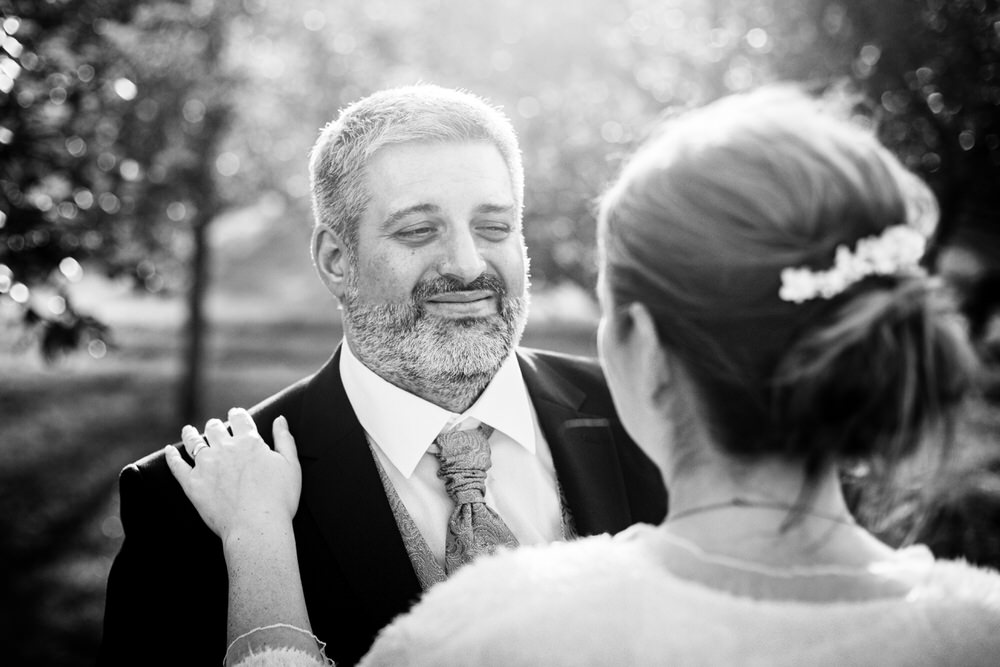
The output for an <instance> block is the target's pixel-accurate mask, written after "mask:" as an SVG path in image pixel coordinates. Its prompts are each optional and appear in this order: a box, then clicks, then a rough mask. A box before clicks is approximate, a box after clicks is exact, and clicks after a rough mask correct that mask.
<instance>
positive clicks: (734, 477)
mask: <svg viewBox="0 0 1000 667" xmlns="http://www.w3.org/2000/svg"><path fill="white" fill-rule="evenodd" d="M666 483H667V488H668V489H669V490H670V511H669V513H668V515H667V518H666V521H665V522H664V527H665V529H666V530H667V531H668V532H670V533H672V534H674V535H677V536H679V537H682V538H684V539H687V540H690V541H691V542H693V543H695V544H697V545H698V546H699V547H700V548H702V549H704V550H706V551H710V552H712V553H719V554H734V555H738V556H739V557H741V558H745V559H749V560H755V561H760V562H765V563H770V564H773V565H776V566H794V565H805V564H811V563H816V562H820V561H829V562H835V563H843V564H859V565H864V564H865V563H867V562H869V561H871V560H872V559H874V558H878V557H881V556H884V555H885V553H886V551H887V550H888V547H885V546H884V545H881V543H879V542H878V541H877V540H875V539H874V538H873V537H872V536H870V535H869V534H867V533H866V532H865V531H863V530H861V529H860V528H858V527H857V526H856V525H854V520H853V518H852V516H851V514H850V511H849V510H848V508H847V503H846V501H845V500H844V496H843V492H842V491H841V486H840V480H839V477H838V474H837V471H836V469H835V468H834V467H832V466H830V467H828V468H826V469H824V470H822V471H821V472H820V473H819V474H818V475H817V476H816V478H815V479H813V480H809V479H807V478H806V475H805V470H804V467H803V466H801V465H800V464H797V463H792V462H788V461H782V460H777V459H770V460H766V461H760V462H756V463H752V464H745V463H736V462H733V461H731V460H729V459H727V458H725V457H724V456H722V455H716V456H714V457H705V458H703V460H702V461H700V462H698V463H697V464H691V465H686V466H684V468H683V469H682V470H676V471H673V474H668V475H667V479H666Z"/></svg>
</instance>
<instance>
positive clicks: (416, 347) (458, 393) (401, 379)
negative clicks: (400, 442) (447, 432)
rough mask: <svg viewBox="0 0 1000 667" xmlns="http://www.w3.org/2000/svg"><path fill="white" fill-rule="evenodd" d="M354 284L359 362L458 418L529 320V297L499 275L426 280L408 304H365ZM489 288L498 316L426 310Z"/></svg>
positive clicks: (351, 324) (347, 312) (350, 309)
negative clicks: (445, 298)
mask: <svg viewBox="0 0 1000 667" xmlns="http://www.w3.org/2000/svg"><path fill="white" fill-rule="evenodd" d="M355 275H356V274H355ZM352 278H353V276H352ZM348 282H349V284H348V287H347V293H346V294H345V295H344V326H345V328H346V329H347V330H348V331H349V332H350V334H351V351H352V352H353V353H354V354H355V356H357V358H358V359H359V360H360V361H361V362H362V363H364V364H365V366H367V367H368V368H370V369H371V370H372V371H373V372H374V373H376V374H377V375H379V376H380V377H382V378H383V379H384V380H386V381H388V382H391V383H392V384H394V385H396V386H397V387H400V388H402V389H405V390H406V391H408V392H410V393H411V394H415V395H417V396H420V397H421V398H424V399H426V400H428V401H430V402H431V403H434V404H435V405H439V406H441V407H443V408H445V409H448V410H451V411H452V412H463V411H464V410H466V409H467V408H468V407H469V406H471V405H472V404H473V403H474V402H475V401H476V399H477V398H478V397H479V395H480V394H482V392H483V390H484V389H485V388H486V386H487V385H489V383H490V381H491V380H492V379H493V376H494V375H496V373H497V371H498V370H500V366H501V365H503V362H504V360H505V359H506V358H507V357H508V356H509V355H510V353H511V351H512V350H513V349H514V347H515V346H516V345H517V344H518V342H519V341H520V339H521V334H522V333H523V332H524V326H525V323H526V321H527V311H528V298H527V296H526V294H527V290H525V295H524V296H519V297H512V296H510V295H508V294H507V292H506V286H505V285H504V284H503V283H502V281H500V280H499V279H498V278H495V277H492V276H485V275H484V276H480V277H479V278H477V279H476V280H475V281H473V282H472V283H470V284H469V285H462V284H461V283H458V282H457V281H454V280H449V279H446V278H439V279H436V280H433V281H423V282H421V283H419V284H418V285H417V286H416V287H415V288H414V291H413V295H412V296H411V299H410V301H409V302H406V303H366V302H363V301H362V300H361V299H360V298H359V296H358V289H357V282H356V279H351V278H349V279H348ZM483 288H488V289H491V290H493V291H494V292H495V293H496V294H497V296H498V299H497V300H498V304H499V308H498V312H497V314H496V315H491V316H489V317H468V318H460V319H449V318H443V317H437V316H435V315H430V314H428V313H427V311H426V309H425V308H424V306H423V304H424V302H425V301H426V299H427V298H428V297H430V296H433V295H434V294H438V293H440V292H444V291H449V290H457V289H483Z"/></svg>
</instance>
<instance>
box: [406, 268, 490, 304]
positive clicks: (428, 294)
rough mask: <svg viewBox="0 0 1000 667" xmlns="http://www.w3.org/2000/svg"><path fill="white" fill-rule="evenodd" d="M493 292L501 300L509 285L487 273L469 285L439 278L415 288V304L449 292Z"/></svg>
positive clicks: (420, 283) (450, 278)
mask: <svg viewBox="0 0 1000 667" xmlns="http://www.w3.org/2000/svg"><path fill="white" fill-rule="evenodd" d="M479 290H484V291H489V292H493V293H494V294H496V295H497V296H499V297H500V298H501V299H502V298H504V297H506V296H507V284H506V283H505V282H504V281H503V279H501V278H500V277H499V276H492V275H489V274H486V273H482V274H480V275H479V276H478V277H476V278H475V279H473V280H471V281H469V282H468V283H465V282H462V281H461V280H459V279H458V278H452V277H450V276H438V277H437V278H432V279H430V280H421V281H420V282H419V283H417V284H416V286H415V287H414V288H413V302H414V303H416V304H422V303H424V302H425V301H427V300H428V299H430V298H432V297H435V296H437V295H438V294H447V293H449V292H472V291H479Z"/></svg>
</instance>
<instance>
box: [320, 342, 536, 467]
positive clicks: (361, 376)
mask: <svg viewBox="0 0 1000 667" xmlns="http://www.w3.org/2000/svg"><path fill="white" fill-rule="evenodd" d="M340 377H341V379H342V381H343V383H344V390H345V391H346V392H347V398H348V399H349V400H350V401H351V406H352V407H353V408H354V412H355V414H356V415H357V416H358V421H359V422H360V423H361V426H362V427H363V428H364V429H365V431H367V432H368V434H369V435H370V436H371V438H372V440H374V441H375V443H376V444H377V445H378V447H379V448H380V449H381V450H382V452H383V453H384V454H385V455H386V457H388V459H389V460H390V461H391V462H392V464H393V465H394V466H396V469H398V470H399V472H400V473H402V474H403V476H404V477H406V478H407V479H409V477H410V476H411V475H412V474H413V471H414V469H416V467H417V463H418V462H419V461H420V458H421V457H422V456H423V455H424V453H425V452H426V451H427V448H428V447H430V445H431V444H432V443H433V442H434V438H436V437H437V436H438V434H439V433H441V432H442V431H446V430H451V429H453V428H455V427H465V428H474V427H475V426H478V425H479V423H486V424H488V425H490V426H492V427H493V428H494V429H495V430H497V431H500V432H501V433H503V434H504V435H506V436H508V437H509V438H510V439H511V440H513V441H514V442H516V443H518V444H519V445H521V446H522V447H524V448H525V449H526V450H528V451H529V452H531V453H532V454H534V453H535V424H534V417H533V413H532V410H531V401H530V399H529V397H528V390H527V388H526V387H525V386H524V378H523V377H522V376H521V367H520V365H519V364H518V363H517V355H515V354H513V353H512V354H510V355H509V356H508V357H507V359H505V360H504V362H503V364H502V365H501V366H500V370H498V371H497V373H496V375H494V376H493V379H492V380H491V381H490V384H489V385H487V387H486V389H485V390H484V391H483V393H482V394H481V395H480V396H479V398H478V399H477V400H476V402H475V403H473V404H472V406H471V407H469V409H468V410H466V411H465V412H463V413H461V414H459V413H455V412H451V411H450V410H446V409H444V408H442V407H440V406H437V405H434V404H433V403H431V402H430V401H426V400H424V399H423V398H421V397H419V396H417V395H415V394H411V393H410V392H408V391H406V390H404V389H400V388H399V387H397V386H396V385H394V384H392V383H391V382H387V381H386V380H384V379H382V378H381V377H379V376H378V375H377V374H375V373H374V372H373V371H372V370H371V369H369V368H368V367H367V366H365V365H364V364H363V363H361V361H360V360H359V359H358V358H357V357H355V356H354V354H353V353H352V352H351V348H350V347H349V346H348V344H347V340H346V339H345V340H344V342H343V344H342V345H341V352H340ZM387 406H391V407H388V408H387Z"/></svg>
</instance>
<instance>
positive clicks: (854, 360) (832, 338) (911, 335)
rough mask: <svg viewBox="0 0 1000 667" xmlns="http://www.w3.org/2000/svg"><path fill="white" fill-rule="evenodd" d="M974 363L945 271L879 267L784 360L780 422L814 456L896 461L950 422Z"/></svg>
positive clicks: (776, 410)
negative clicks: (885, 271)
mask: <svg viewBox="0 0 1000 667" xmlns="http://www.w3.org/2000/svg"><path fill="white" fill-rule="evenodd" d="M974 364H975V357H974V355H973V352H972V349H971V347H970V345H969V344H968V340H967V337H966V335H965V331H964V328H963V324H962V322H961V321H960V319H959V318H958V315H957V311H956V308H955V305H954V301H953V300H952V298H951V295H950V294H948V293H947V292H946V291H945V290H944V289H943V287H942V285H941V283H940V281H939V280H937V279H934V278H927V277H924V276H913V275H902V276H870V277H868V278H865V279H864V280H862V281H861V282H859V283H857V284H856V285H854V286H852V287H851V289H849V290H848V291H846V292H845V293H844V294H842V295H841V296H839V297H838V298H836V299H833V300H831V301H830V307H829V309H828V310H827V312H826V313H825V314H824V315H823V316H821V319H820V320H819V321H814V322H813V323H812V324H810V325H809V326H808V327H807V329H806V330H805V331H804V332H803V333H802V334H801V335H800V336H799V337H798V339H797V340H796V342H795V343H794V344H793V345H792V347H791V348H790V349H789V350H788V352H787V353H786V354H785V355H784V357H783V358H782V360H781V361H780V362H779V364H778V367H777V369H776V371H775V373H774V381H773V384H772V389H773V393H772V408H773V414H774V417H775V421H776V429H775V432H777V433H779V434H781V437H782V438H783V439H784V449H785V450H786V452H787V453H788V454H790V455H794V456H802V457H804V458H806V459H807V460H817V459H834V460H836V459H872V458H883V459H885V460H886V461H889V462H894V461H896V460H898V459H899V458H901V457H903V456H905V455H907V454H909V453H911V452H912V451H913V450H915V449H916V447H917V446H918V445H919V444H920V441H921V437H922V435H923V433H924V431H925V429H928V428H933V427H935V426H939V425H944V424H946V423H947V421H948V415H949V412H950V409H951V408H953V407H954V406H955V405H956V404H957V403H958V402H959V401H960V400H961V399H962V397H963V396H964V393H965V391H966V389H967V388H968V387H969V385H970V383H971V378H972V369H973V367H974Z"/></svg>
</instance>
